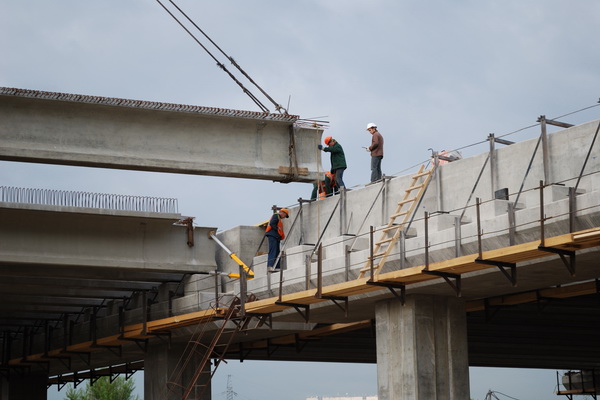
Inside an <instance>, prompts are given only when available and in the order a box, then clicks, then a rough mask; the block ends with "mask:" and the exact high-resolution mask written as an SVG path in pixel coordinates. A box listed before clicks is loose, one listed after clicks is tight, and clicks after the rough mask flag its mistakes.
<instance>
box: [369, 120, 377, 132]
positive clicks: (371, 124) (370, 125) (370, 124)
mask: <svg viewBox="0 0 600 400" xmlns="http://www.w3.org/2000/svg"><path fill="white" fill-rule="evenodd" d="M371 128H377V125H375V124H374V123H373V122H369V124H368V125H367V130H369V129H371Z"/></svg>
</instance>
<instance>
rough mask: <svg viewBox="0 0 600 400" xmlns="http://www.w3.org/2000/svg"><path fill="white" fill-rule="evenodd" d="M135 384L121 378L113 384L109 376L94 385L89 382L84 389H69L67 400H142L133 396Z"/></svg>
mask: <svg viewBox="0 0 600 400" xmlns="http://www.w3.org/2000/svg"><path fill="white" fill-rule="evenodd" d="M134 390H135V383H134V382H133V380H126V379H125V378H123V377H121V376H119V377H117V378H116V379H115V380H114V381H113V382H112V383H110V379H109V377H107V376H103V377H101V378H100V379H98V380H97V381H96V382H95V383H94V384H93V385H91V384H90V381H88V382H87V384H86V386H85V387H84V388H80V389H75V388H74V387H71V386H70V387H69V389H68V390H67V397H65V400H140V398H139V396H137V395H136V396H133V391H134Z"/></svg>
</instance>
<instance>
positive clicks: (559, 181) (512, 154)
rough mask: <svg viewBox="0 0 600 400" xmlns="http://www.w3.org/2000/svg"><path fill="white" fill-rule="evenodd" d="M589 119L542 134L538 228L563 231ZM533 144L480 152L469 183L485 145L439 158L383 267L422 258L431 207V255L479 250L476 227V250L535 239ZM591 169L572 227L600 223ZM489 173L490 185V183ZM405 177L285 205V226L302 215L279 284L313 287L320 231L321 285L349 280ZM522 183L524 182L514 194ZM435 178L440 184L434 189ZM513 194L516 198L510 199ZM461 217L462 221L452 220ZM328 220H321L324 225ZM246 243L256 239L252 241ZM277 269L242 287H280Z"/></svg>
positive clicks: (593, 160) (591, 127)
mask: <svg viewBox="0 0 600 400" xmlns="http://www.w3.org/2000/svg"><path fill="white" fill-rule="evenodd" d="M597 124H598V121H594V122H590V123H587V124H583V125H580V126H576V127H572V128H569V129H565V130H562V131H559V132H556V133H554V134H551V135H549V137H550V138H551V139H550V140H549V147H548V152H549V154H548V159H549V160H550V165H549V167H548V168H547V169H548V170H549V171H550V176H549V178H550V180H549V182H548V186H546V187H545V188H544V205H543V207H544V209H543V213H544V216H545V218H546V221H545V227H544V229H545V232H544V233H545V235H546V237H550V236H555V235H561V234H564V233H568V232H569V229H570V228H569V201H570V200H569V197H568V187H569V186H575V184H576V182H577V178H578V176H579V174H580V172H581V170H582V167H583V164H584V161H585V158H586V155H587V153H588V151H589V146H590V145H591V143H592V138H593V134H594V131H595V128H596V126H597ZM536 143H537V139H532V140H528V141H525V142H522V143H516V144H513V145H510V146H507V147H503V148H500V149H497V150H496V152H495V157H496V165H495V167H494V168H492V166H491V164H490V162H489V161H488V162H487V165H486V167H485V169H484V171H483V173H482V177H481V179H480V181H479V183H478V184H477V185H475V182H476V180H477V177H478V175H479V174H480V172H481V169H482V167H483V165H484V164H485V163H486V162H485V160H486V158H487V156H488V155H487V154H481V155H477V156H474V157H470V158H467V159H462V160H459V161H455V162H451V163H449V164H445V165H443V166H441V167H440V168H439V174H438V175H437V179H440V180H441V182H440V184H439V185H438V184H436V182H435V181H432V182H431V183H430V185H429V187H428V189H427V192H426V194H425V197H424V199H423V201H422V202H421V204H420V206H419V208H418V209H417V212H416V214H415V216H414V220H413V222H412V224H411V232H412V234H407V235H406V239H405V240H404V241H403V243H402V244H400V243H397V244H396V245H395V246H396V248H395V249H394V250H393V252H392V254H391V255H390V257H389V258H388V260H387V263H386V265H385V267H384V269H383V272H385V271H390V270H395V269H399V268H406V267H411V266H417V265H423V264H425V261H426V260H425V237H424V232H425V220H424V218H423V216H424V211H428V212H429V213H430V218H429V219H428V227H429V237H428V241H429V242H428V245H429V262H436V261H443V260H447V259H450V258H453V257H457V256H460V255H465V254H476V253H477V252H478V251H479V245H478V230H479V229H481V235H482V236H481V243H482V251H486V250H492V249H497V248H501V247H506V246H510V245H511V244H518V243H524V242H529V241H534V240H537V239H539V238H540V218H541V217H540V215H541V207H540V191H539V189H538V187H539V184H540V180H544V165H543V161H542V160H543V157H542V147H541V146H540V147H539V149H538V153H537V154H536V155H535V157H534V159H533V163H532V166H531V169H530V170H529V172H528V173H526V172H527V167H528V164H529V162H530V161H531V158H532V156H533V150H534V149H535V147H536ZM599 171H600V159H599V158H598V157H590V159H589V160H588V162H587V165H586V167H585V170H584V175H583V176H582V178H581V181H580V183H579V187H578V190H577V196H576V204H577V209H578V210H580V211H578V212H577V213H576V214H575V218H574V220H573V222H574V228H575V230H581V229H586V228H588V227H593V226H598V224H599V223H600V209H598V206H599V205H600V201H599V196H600V192H599V191H598V190H599V189H600V185H599V184H598V182H600V176H599V175H600V174H599V173H598V172H599ZM492 175H494V176H493V177H494V180H495V182H496V186H495V187H492ZM410 181H411V176H410V175H407V176H402V177H395V178H392V179H389V180H386V181H385V182H380V183H376V184H371V185H367V186H366V187H364V188H361V189H354V190H351V191H348V192H346V193H343V194H341V195H337V196H333V197H330V198H327V199H325V200H320V201H316V202H311V203H304V204H303V205H302V207H295V208H292V209H291V215H290V220H286V223H285V228H286V229H287V230H289V229H290V227H291V226H292V223H291V221H294V218H296V217H297V216H298V215H299V213H301V215H300V216H299V217H298V219H299V220H298V221H297V222H296V223H295V228H294V230H293V231H291V232H288V233H287V234H288V243H293V244H289V245H287V246H286V247H287V248H286V249H285V250H286V252H287V256H288V257H287V270H285V272H284V292H292V291H295V290H304V289H306V288H314V287H316V273H317V262H316V261H317V260H316V255H314V254H313V255H312V257H311V264H310V268H308V267H307V265H306V257H308V256H309V255H310V254H311V253H312V252H313V249H314V246H315V244H316V243H317V242H318V241H319V238H320V237H321V243H322V244H323V284H332V283H338V282H340V281H343V280H345V279H355V278H356V277H357V276H358V271H359V270H360V269H361V268H363V266H364V265H365V263H366V260H367V259H368V256H369V250H368V248H369V236H368V232H369V227H370V226H375V227H379V228H380V227H382V226H383V225H385V224H387V223H388V221H389V217H390V215H391V214H392V213H393V212H394V211H395V210H396V207H397V202H398V201H399V200H401V199H402V197H403V195H404V191H405V190H406V188H407V187H408V185H409V183H410ZM521 185H523V190H522V192H521V193H520V194H518V193H519V189H520V188H521ZM438 187H439V188H440V190H441V192H440V193H438V192H437V188H438ZM500 188H506V189H507V190H508V200H505V199H496V198H495V192H496V191H497V190H498V189H500ZM517 196H518V203H517V204H514V202H515V200H517ZM469 197H470V200H469V201H468V202H467V200H468V199H469ZM476 199H479V201H480V202H481V204H480V207H479V213H480V218H479V220H480V223H481V225H480V227H478V224H477V207H475V204H476ZM509 204H514V210H515V211H514V223H513V226H514V232H513V233H512V237H511V234H510V232H509V228H510V227H511V221H510V218H509V217H510V213H509ZM440 212H441V213H440ZM461 216H462V218H461ZM459 219H460V221H461V222H460V224H459V225H460V226H458V227H457V226H456V223H457V221H458V220H459ZM288 221H290V222H288ZM326 225H327V229H326V230H325V232H323V229H324V228H325V226H326ZM236 234H237V232H236V231H225V232H222V233H221V235H222V237H224V238H227V237H228V236H229V235H232V236H235V235H236ZM379 235H380V233H379V232H376V233H375V239H376V240H377V239H378V236H379ZM256 240H257V241H258V237H257V238H256ZM355 240H356V242H355V246H353V251H352V252H349V253H347V252H346V246H347V245H349V244H351V243H352V242H354V241H355ZM298 243H299V244H300V245H298ZM247 245H248V246H251V247H254V248H256V246H257V245H258V242H256V243H247ZM242 249H244V246H241V247H240V249H239V250H238V251H244V250H242ZM262 257H263V258H264V256H262ZM261 262H262V258H255V259H254V264H255V265H259V264H260V263H261ZM278 277H279V274H274V275H272V276H270V277H269V276H267V275H266V272H263V271H262V270H260V269H258V270H257V271H256V278H255V279H254V280H253V281H249V282H248V290H249V291H252V292H254V293H261V291H262V292H263V293H265V294H266V295H272V294H273V293H274V290H277V288H278V287H277V285H276V282H278V279H279V278H278ZM238 290H239V286H238V285H235V287H234V291H238Z"/></svg>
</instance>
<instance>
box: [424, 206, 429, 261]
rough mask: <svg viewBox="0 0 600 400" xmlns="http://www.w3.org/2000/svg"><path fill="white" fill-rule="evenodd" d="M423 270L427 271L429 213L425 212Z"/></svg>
mask: <svg viewBox="0 0 600 400" xmlns="http://www.w3.org/2000/svg"><path fill="white" fill-rule="evenodd" d="M424 222H425V269H426V270H429V213H428V212H427V211H425V218H424Z"/></svg>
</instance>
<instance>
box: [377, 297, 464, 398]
mask: <svg viewBox="0 0 600 400" xmlns="http://www.w3.org/2000/svg"><path fill="white" fill-rule="evenodd" d="M375 321H376V332H377V381H378V382H377V383H378V396H379V400H400V399H401V400H464V399H468V398H469V362H468V350H467V322H466V312H465V308H464V303H463V302H462V301H461V300H460V299H458V298H455V297H443V296H429V295H410V296H407V298H406V304H405V305H404V306H403V305H402V304H401V303H400V301H398V300H389V301H382V302H379V303H378V304H377V305H376V309H375Z"/></svg>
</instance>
